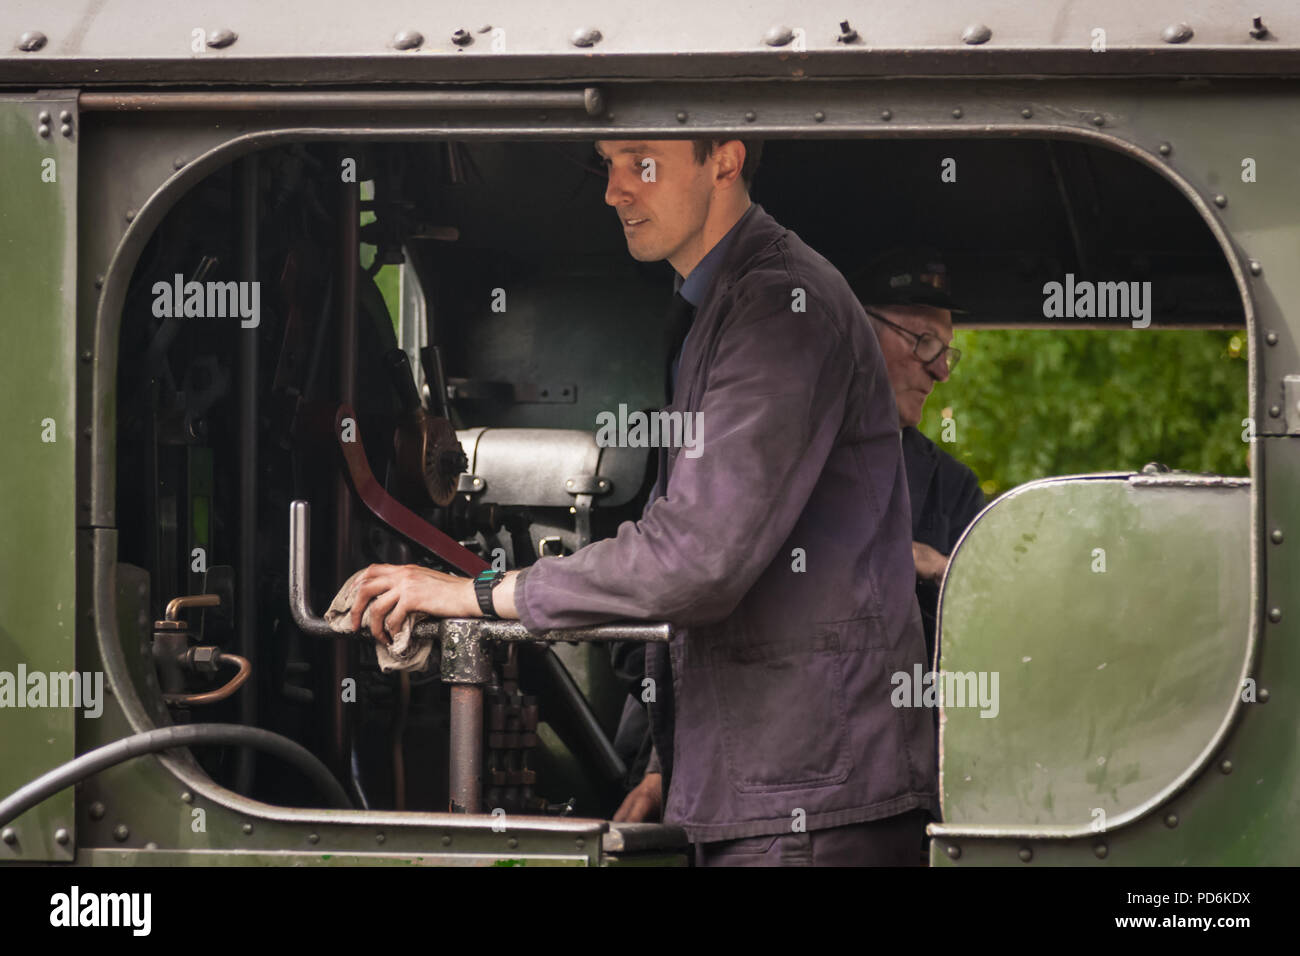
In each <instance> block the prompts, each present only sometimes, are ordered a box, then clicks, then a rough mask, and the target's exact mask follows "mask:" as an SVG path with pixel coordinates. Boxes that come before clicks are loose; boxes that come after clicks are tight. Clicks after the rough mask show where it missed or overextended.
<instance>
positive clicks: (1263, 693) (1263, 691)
mask: <svg viewBox="0 0 1300 956" xmlns="http://www.w3.org/2000/svg"><path fill="white" fill-rule="evenodd" d="M1268 698H1269V693H1268V688H1267V687H1261V688H1260V689H1259V693H1258V694H1256V695H1255V699H1256V700H1258V701H1259V702H1260V703H1261V704H1267V703H1268Z"/></svg>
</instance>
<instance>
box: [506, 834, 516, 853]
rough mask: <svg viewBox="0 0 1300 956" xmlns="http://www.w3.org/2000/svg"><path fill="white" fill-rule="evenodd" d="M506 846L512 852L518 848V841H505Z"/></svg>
mask: <svg viewBox="0 0 1300 956" xmlns="http://www.w3.org/2000/svg"><path fill="white" fill-rule="evenodd" d="M506 846H508V847H510V849H512V850H513V849H514V848H515V847H517V846H519V841H518V840H517V839H516V838H514V837H511V838H510V839H509V840H506Z"/></svg>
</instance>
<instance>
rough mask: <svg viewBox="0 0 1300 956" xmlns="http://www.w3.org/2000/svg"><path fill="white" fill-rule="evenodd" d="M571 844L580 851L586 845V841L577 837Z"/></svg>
mask: <svg viewBox="0 0 1300 956" xmlns="http://www.w3.org/2000/svg"><path fill="white" fill-rule="evenodd" d="M573 842H574V844H575V845H576V846H577V847H578V849H579V850H581V849H582V848H583V847H584V846H586V845H587V841H586V840H584V839H583V838H582V837H578V839H576V840H574V841H573Z"/></svg>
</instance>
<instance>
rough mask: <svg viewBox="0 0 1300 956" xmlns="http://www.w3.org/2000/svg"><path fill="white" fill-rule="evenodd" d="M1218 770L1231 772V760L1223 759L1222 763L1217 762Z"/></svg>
mask: <svg viewBox="0 0 1300 956" xmlns="http://www.w3.org/2000/svg"><path fill="white" fill-rule="evenodd" d="M1219 770H1221V771H1222V772H1223V773H1232V761H1231V760H1225V761H1223V763H1221V764H1219Z"/></svg>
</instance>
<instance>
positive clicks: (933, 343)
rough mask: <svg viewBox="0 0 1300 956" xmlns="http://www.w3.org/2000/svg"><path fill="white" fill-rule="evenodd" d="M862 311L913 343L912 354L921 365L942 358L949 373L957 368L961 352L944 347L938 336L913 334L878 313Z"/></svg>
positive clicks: (927, 333) (925, 333) (868, 310)
mask: <svg viewBox="0 0 1300 956" xmlns="http://www.w3.org/2000/svg"><path fill="white" fill-rule="evenodd" d="M863 311H864V312H866V313H867V315H869V316H871V317H872V318H873V319H877V320H878V321H880V322H884V323H885V325H887V326H889V327H890V328H891V329H895V330H897V331H898V332H901V333H902V334H903V335H906V336H907V337H908V338H909V339H912V340H913V341H915V343H916V344H915V345H914V346H913V347H912V354H913V355H915V356H916V358H917V360H918V361H919V362H920V363H921V364H922V365H929V364H930V363H931V362H933V361H934V360H935V359H937V358H939V357H940V356H943V358H944V361H945V362H946V364H947V366H948V371H949V372H951V371H952V370H953V369H955V368H956V367H957V362H958V360H959V359H960V358H961V351H960V350H959V349H955V348H953V347H952V346H951V345H944V344H943V339H941V338H939V336H937V335H935V334H934V333H932V332H924V333H921V334H918V333H916V332H913V331H912V330H911V329H905V328H903V327H902V326H901V325H899V324H898V323H897V322H890V321H889V320H888V319H887V318H885V317H884V316H883V315H881V314H880V313H879V312H872V311H871V310H870V309H867V308H864V309H863Z"/></svg>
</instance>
